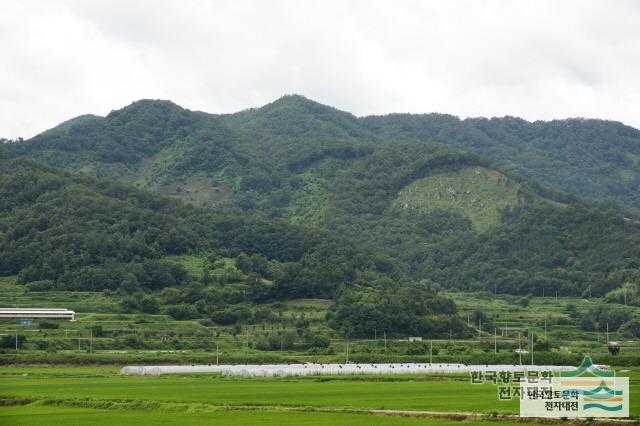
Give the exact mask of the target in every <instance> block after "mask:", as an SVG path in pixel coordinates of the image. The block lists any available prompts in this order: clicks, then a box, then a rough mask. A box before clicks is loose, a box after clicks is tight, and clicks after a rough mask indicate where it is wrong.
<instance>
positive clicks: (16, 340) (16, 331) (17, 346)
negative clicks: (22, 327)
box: [16, 331, 18, 352]
mask: <svg viewBox="0 0 640 426" xmlns="http://www.w3.org/2000/svg"><path fill="white" fill-rule="evenodd" d="M16 352H18V332H17V331H16Z"/></svg>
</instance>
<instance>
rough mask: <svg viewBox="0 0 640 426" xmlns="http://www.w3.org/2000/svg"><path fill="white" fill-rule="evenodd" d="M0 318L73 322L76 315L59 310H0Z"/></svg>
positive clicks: (67, 310)
mask: <svg viewBox="0 0 640 426" xmlns="http://www.w3.org/2000/svg"><path fill="white" fill-rule="evenodd" d="M0 318H16V319H60V320H69V321H75V319H76V313H75V312H74V311H70V310H69V309H59V308H0Z"/></svg>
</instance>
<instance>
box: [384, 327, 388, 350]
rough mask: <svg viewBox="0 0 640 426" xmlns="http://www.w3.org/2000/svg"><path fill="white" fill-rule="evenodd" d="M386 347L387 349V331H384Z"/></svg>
mask: <svg viewBox="0 0 640 426" xmlns="http://www.w3.org/2000/svg"><path fill="white" fill-rule="evenodd" d="M384 349H385V350H387V332H386V331H385V332H384Z"/></svg>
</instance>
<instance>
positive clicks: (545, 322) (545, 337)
mask: <svg viewBox="0 0 640 426" xmlns="http://www.w3.org/2000/svg"><path fill="white" fill-rule="evenodd" d="M544 340H547V319H546V318H545V319H544Z"/></svg>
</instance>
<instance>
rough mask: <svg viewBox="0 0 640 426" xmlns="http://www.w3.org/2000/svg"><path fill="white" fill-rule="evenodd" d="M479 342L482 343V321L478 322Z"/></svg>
mask: <svg viewBox="0 0 640 426" xmlns="http://www.w3.org/2000/svg"><path fill="white" fill-rule="evenodd" d="M478 340H479V341H482V320H481V319H479V320H478Z"/></svg>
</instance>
